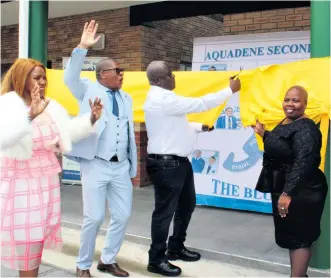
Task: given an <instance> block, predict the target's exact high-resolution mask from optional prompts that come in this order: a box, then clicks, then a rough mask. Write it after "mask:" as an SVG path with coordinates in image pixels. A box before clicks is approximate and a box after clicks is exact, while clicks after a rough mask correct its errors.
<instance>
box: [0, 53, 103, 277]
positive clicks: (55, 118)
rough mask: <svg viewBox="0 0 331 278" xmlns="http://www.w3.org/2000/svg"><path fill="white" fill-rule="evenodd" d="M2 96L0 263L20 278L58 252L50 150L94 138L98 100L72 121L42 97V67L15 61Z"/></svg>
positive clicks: (57, 202)
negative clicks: (45, 255)
mask: <svg viewBox="0 0 331 278" xmlns="http://www.w3.org/2000/svg"><path fill="white" fill-rule="evenodd" d="M1 85H2V89H1V96H0V155H1V162H0V163H1V168H0V170H1V172H0V204H1V218H0V219H1V220H0V221H1V230H0V232H1V234H0V236H1V263H2V264H3V265H4V266H6V267H9V268H11V269H16V270H19V274H20V277H37V276H38V269H39V265H40V263H41V257H42V251H43V248H52V249H56V250H59V249H60V248H61V243H62V239H61V196H60V182H59V175H58V174H59V172H60V171H61V168H60V165H59V163H58V161H57V158H56V156H55V154H54V152H62V153H66V152H69V151H70V150H71V145H72V143H73V142H76V141H78V140H80V139H82V138H85V137H87V136H93V131H94V124H95V123H96V121H97V120H98V119H99V118H100V115H101V112H102V104H101V102H100V99H96V100H94V103H92V102H91V101H90V106H91V114H89V115H82V116H80V117H76V118H73V119H71V118H70V117H69V116H68V114H67V112H66V110H65V109H64V108H63V107H62V106H61V105H60V104H59V103H57V102H56V101H54V100H51V99H47V98H45V97H44V95H45V89H46V85H47V79H46V70H45V67H44V66H43V65H42V64H41V63H40V62H38V61H35V60H32V59H18V60H17V61H16V62H15V63H14V64H13V65H12V67H11V68H10V69H9V71H8V72H7V74H6V75H5V77H4V79H3V82H2V84H1Z"/></svg>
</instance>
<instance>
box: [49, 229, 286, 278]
mask: <svg viewBox="0 0 331 278" xmlns="http://www.w3.org/2000/svg"><path fill="white" fill-rule="evenodd" d="M62 235H63V239H64V242H65V244H64V248H63V252H62V253H56V252H53V251H49V250H45V251H44V255H43V260H44V262H46V263H52V264H54V265H55V266H57V267H61V268H65V269H67V270H68V271H75V267H76V266H75V262H76V255H77V253H78V248H79V243H80V238H79V235H80V231H79V230H76V229H69V228H65V227H64V228H63V229H62ZM104 242H105V237H104V236H103V235H100V236H98V238H97V241H96V252H95V256H94V263H93V266H92V268H91V274H92V276H94V277H111V276H110V275H108V274H104V273H101V272H99V271H97V269H96V266H97V261H98V259H99V258H100V254H101V251H102V249H103V247H104ZM147 252H148V246H147V245H143V244H138V243H132V242H129V241H125V242H124V243H123V245H122V248H121V250H120V253H119V254H118V256H117V262H118V264H119V265H120V266H121V267H123V268H124V269H126V270H127V271H128V272H129V273H130V277H161V276H160V275H157V274H152V273H149V272H147V270H146V267H147V261H148V256H147V254H148V253H147ZM174 264H176V265H178V266H180V267H181V268H182V271H183V274H182V276H181V277H286V275H281V274H279V273H276V272H270V271H264V270H258V269H254V268H249V267H242V266H237V265H233V264H228V263H221V262H217V261H212V260H207V259H202V260H200V261H198V262H195V263H185V262H179V261H178V262H174Z"/></svg>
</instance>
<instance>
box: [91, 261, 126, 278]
mask: <svg viewBox="0 0 331 278" xmlns="http://www.w3.org/2000/svg"><path fill="white" fill-rule="evenodd" d="M97 269H98V270H99V271H101V272H107V273H110V274H112V275H113V276H116V277H129V273H128V272H127V271H125V270H124V269H122V268H120V267H119V265H118V264H116V263H115V264H104V263H103V262H102V261H101V260H99V263H98V266H97Z"/></svg>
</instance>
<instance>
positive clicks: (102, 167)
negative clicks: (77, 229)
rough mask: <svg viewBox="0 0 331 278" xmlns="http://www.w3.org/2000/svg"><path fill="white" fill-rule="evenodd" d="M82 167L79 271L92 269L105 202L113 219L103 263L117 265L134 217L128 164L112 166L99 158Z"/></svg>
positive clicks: (81, 164) (107, 236)
mask: <svg viewBox="0 0 331 278" xmlns="http://www.w3.org/2000/svg"><path fill="white" fill-rule="evenodd" d="M80 167H81V173H82V187H83V210H84V223H83V227H82V230H81V239H80V250H79V256H78V259H77V267H78V268H79V269H81V270H85V269H90V268H91V266H92V262H93V256H94V250H95V241H96V237H97V234H98V232H99V230H100V226H101V225H102V223H103V221H104V216H105V201H106V200H107V203H108V208H109V212H110V215H111V217H110V224H109V227H108V231H107V235H106V240H105V247H104V249H103V250H102V255H101V258H100V259H101V261H102V262H103V263H104V264H112V263H115V257H116V255H117V253H118V252H119V250H120V248H121V245H122V242H123V239H124V235H125V230H126V226H127V223H128V220H129V217H130V213H131V207H132V183H131V179H130V176H129V169H130V163H129V161H128V160H125V161H122V162H109V161H105V160H101V159H97V158H96V159H93V160H82V161H81V163H80Z"/></svg>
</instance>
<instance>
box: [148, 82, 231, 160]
mask: <svg viewBox="0 0 331 278" xmlns="http://www.w3.org/2000/svg"><path fill="white" fill-rule="evenodd" d="M231 95H232V90H231V88H230V87H228V88H226V89H224V90H221V91H219V92H217V93H211V94H207V95H204V96H202V97H199V98H193V97H182V96H178V95H176V94H175V93H174V92H172V91H169V90H166V89H162V88H160V87H158V86H151V89H150V90H149V92H148V94H147V99H146V102H145V104H144V108H143V109H144V111H145V123H146V128H147V135H148V144H147V152H148V154H169V155H170V154H172V155H178V156H182V157H187V156H189V155H190V154H191V153H192V151H193V148H194V144H195V138H196V136H195V135H196V133H197V132H200V131H202V124H200V123H190V122H189V121H188V120H187V117H186V114H189V113H199V112H203V111H206V110H209V109H212V108H215V107H217V106H220V105H221V104H223V103H224V102H225V101H227V100H228V99H229V98H230V97H231Z"/></svg>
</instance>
